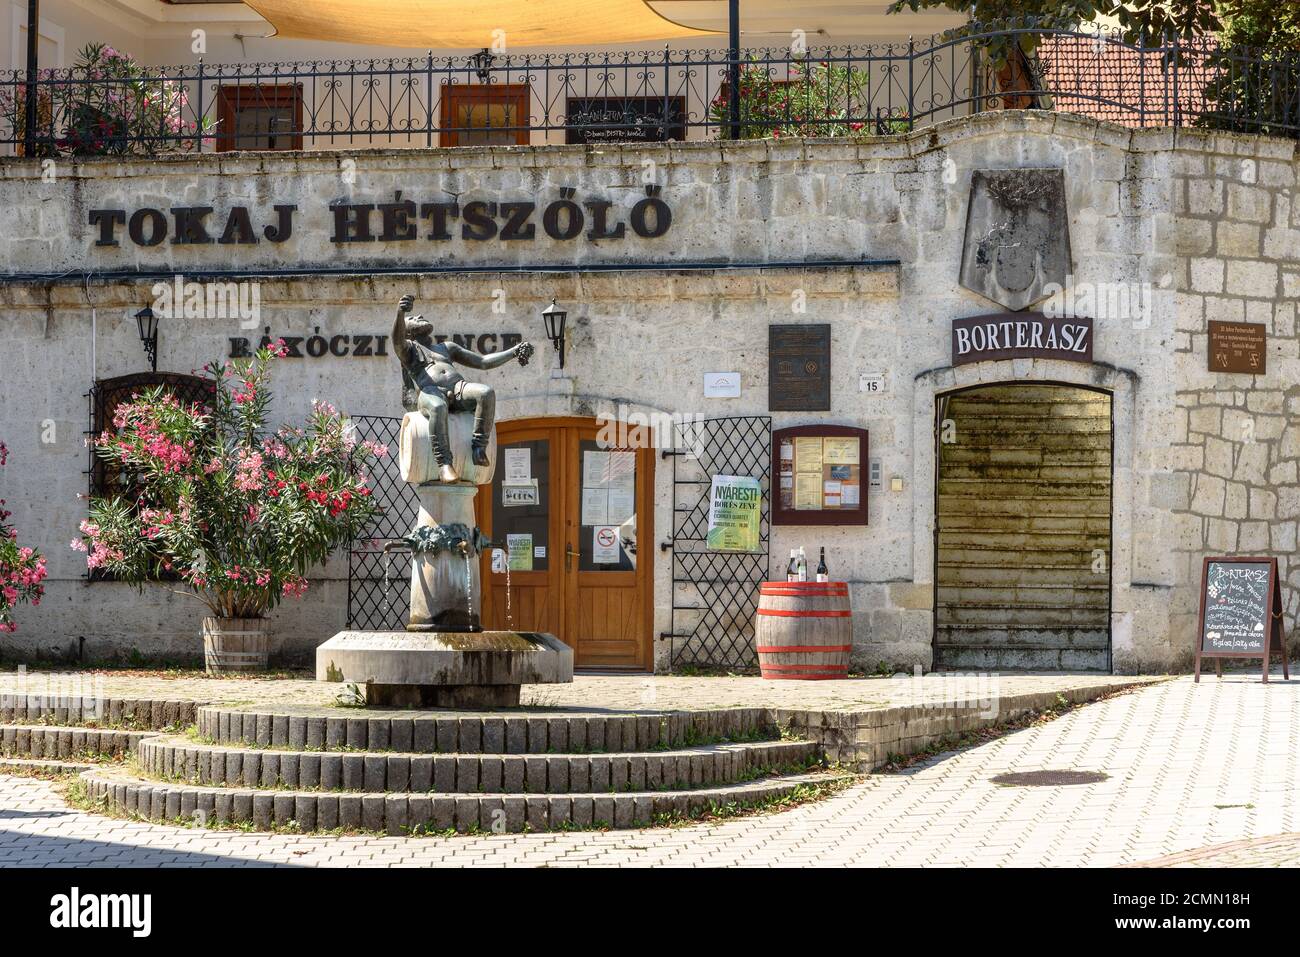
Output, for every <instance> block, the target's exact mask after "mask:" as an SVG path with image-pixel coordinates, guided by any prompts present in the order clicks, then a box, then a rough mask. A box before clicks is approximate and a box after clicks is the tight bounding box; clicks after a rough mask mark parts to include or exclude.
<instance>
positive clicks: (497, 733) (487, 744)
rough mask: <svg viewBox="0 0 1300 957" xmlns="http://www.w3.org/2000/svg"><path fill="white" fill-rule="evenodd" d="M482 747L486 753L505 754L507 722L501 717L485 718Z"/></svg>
mask: <svg viewBox="0 0 1300 957" xmlns="http://www.w3.org/2000/svg"><path fill="white" fill-rule="evenodd" d="M482 724H483V728H482V739H481V748H482V751H483V753H484V754H503V753H504V752H505V749H506V723H505V721H503V720H502V719H500V718H484V719H483V722H482Z"/></svg>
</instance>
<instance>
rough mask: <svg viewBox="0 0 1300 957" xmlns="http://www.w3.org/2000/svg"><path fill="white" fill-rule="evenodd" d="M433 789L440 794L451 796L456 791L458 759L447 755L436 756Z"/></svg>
mask: <svg viewBox="0 0 1300 957" xmlns="http://www.w3.org/2000/svg"><path fill="white" fill-rule="evenodd" d="M433 789H434V790H435V791H437V792H439V793H440V794H450V793H452V792H453V791H455V790H456V759H455V758H454V757H452V756H450V755H446V754H437V755H434V758H433Z"/></svg>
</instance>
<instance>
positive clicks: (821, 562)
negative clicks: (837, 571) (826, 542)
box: [817, 546, 831, 582]
mask: <svg viewBox="0 0 1300 957" xmlns="http://www.w3.org/2000/svg"><path fill="white" fill-rule="evenodd" d="M817 580H818V581H819V582H828V581H830V580H831V573H830V570H829V569H827V567H826V548H825V546H822V550H821V558H820V559H818V561H817Z"/></svg>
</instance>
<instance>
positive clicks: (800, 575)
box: [795, 545, 808, 582]
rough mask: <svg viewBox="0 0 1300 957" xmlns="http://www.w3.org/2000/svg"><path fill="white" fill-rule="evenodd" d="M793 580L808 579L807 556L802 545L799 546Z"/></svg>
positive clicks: (802, 580) (804, 580) (803, 580)
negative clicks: (796, 569) (797, 561)
mask: <svg viewBox="0 0 1300 957" xmlns="http://www.w3.org/2000/svg"><path fill="white" fill-rule="evenodd" d="M797 568H798V571H797V575H796V578H795V580H796V581H801V582H806V581H807V580H808V557H807V556H806V555H804V552H803V546H802V545H800V546H799V564H798V566H797Z"/></svg>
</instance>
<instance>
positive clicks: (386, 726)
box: [366, 718, 393, 751]
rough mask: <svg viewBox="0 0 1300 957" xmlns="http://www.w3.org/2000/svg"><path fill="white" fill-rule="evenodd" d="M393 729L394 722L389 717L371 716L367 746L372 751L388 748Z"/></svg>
mask: <svg viewBox="0 0 1300 957" xmlns="http://www.w3.org/2000/svg"><path fill="white" fill-rule="evenodd" d="M392 730H393V726H392V722H391V721H390V720H389V719H388V718H371V719H370V721H369V729H368V731H367V735H368V737H367V739H366V748H367V749H368V750H370V751H386V750H388V748H389V740H390V738H391V736H392Z"/></svg>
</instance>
